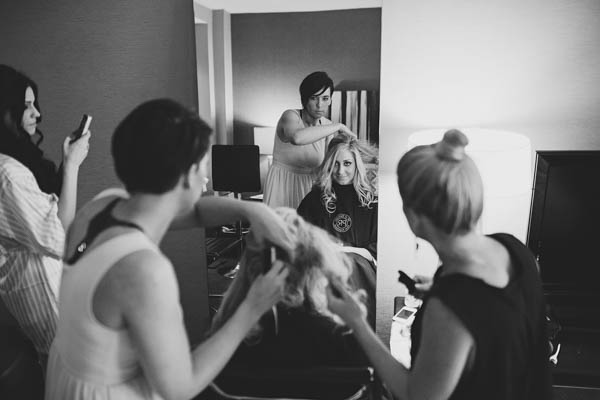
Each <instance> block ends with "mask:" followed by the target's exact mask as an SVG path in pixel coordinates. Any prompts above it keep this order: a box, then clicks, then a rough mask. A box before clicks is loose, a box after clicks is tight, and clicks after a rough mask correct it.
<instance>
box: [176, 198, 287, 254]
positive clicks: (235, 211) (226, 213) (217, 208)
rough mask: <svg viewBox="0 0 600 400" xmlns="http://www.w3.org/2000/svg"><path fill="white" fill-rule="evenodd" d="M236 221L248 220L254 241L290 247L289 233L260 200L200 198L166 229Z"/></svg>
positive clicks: (215, 224) (285, 225)
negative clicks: (265, 241) (192, 207)
mask: <svg viewBox="0 0 600 400" xmlns="http://www.w3.org/2000/svg"><path fill="white" fill-rule="evenodd" d="M238 220H244V221H248V222H250V226H251V228H252V232H253V233H254V236H255V238H256V240H257V241H258V243H262V242H263V241H264V240H267V241H269V242H271V243H273V244H276V245H278V246H281V247H282V248H284V249H291V248H292V234H291V233H290V232H289V231H288V228H287V224H285V223H284V222H283V220H282V219H281V217H280V216H279V215H277V213H275V211H274V210H273V209H271V208H269V207H268V206H267V205H265V204H263V203H257V202H253V201H243V200H236V199H230V198H224V197H216V196H209V197H202V198H200V200H199V201H198V202H197V203H196V205H195V206H194V210H192V211H191V212H189V213H187V214H185V215H182V216H180V217H178V218H177V219H176V220H175V221H174V222H173V223H172V224H171V227H170V229H189V228H195V227H196V228H197V227H208V226H218V225H223V224H228V223H232V222H235V221H238Z"/></svg>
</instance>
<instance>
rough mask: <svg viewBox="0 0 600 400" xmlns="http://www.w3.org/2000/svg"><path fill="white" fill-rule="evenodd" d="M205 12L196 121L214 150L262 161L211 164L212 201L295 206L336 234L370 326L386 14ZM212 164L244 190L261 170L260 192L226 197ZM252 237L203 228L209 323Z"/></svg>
mask: <svg viewBox="0 0 600 400" xmlns="http://www.w3.org/2000/svg"><path fill="white" fill-rule="evenodd" d="M210 6H211V4H210V2H203V1H195V2H194V12H195V21H196V49H197V57H196V58H197V64H198V96H199V111H200V115H201V116H203V117H204V118H206V119H207V120H208V121H213V123H214V126H215V143H216V144H218V145H225V146H237V147H238V149H237V150H235V151H245V150H244V149H243V148H242V147H243V146H247V145H256V146H258V153H259V161H258V165H257V166H256V168H254V167H253V166H255V164H254V162H252V163H245V164H243V165H242V164H240V163H239V162H238V161H237V160H239V159H241V158H244V157H243V156H238V157H231V158H225V159H221V158H220V159H219V160H216V159H215V157H220V156H218V155H216V153H215V152H214V151H213V171H212V173H213V179H212V181H211V186H212V187H211V189H212V193H210V191H209V195H220V196H223V195H229V196H234V197H241V198H242V199H244V200H250V201H263V202H264V203H266V204H268V205H269V206H271V207H272V208H274V209H276V208H278V207H289V208H292V209H295V210H297V212H298V214H299V215H301V216H302V217H304V218H305V219H306V220H307V221H309V222H311V223H313V224H314V225H316V226H318V227H320V228H322V229H324V230H325V231H327V232H329V233H330V234H331V236H332V237H333V239H334V240H335V241H336V243H337V244H338V245H339V246H340V249H341V251H342V252H343V253H345V254H346V257H348V258H350V259H351V260H352V265H353V268H352V270H353V272H352V274H353V277H352V282H353V284H355V285H356V286H357V287H358V288H360V289H362V290H364V291H365V292H366V294H367V300H368V301H367V308H368V309H369V310H368V311H369V313H368V314H369V321H370V322H371V324H372V325H374V321H375V283H376V265H377V261H376V258H377V211H378V193H377V176H378V161H379V157H378V144H379V78H380V48H381V45H380V42H381V9H380V8H363V9H345V10H331V11H313V12H292V11H290V12H255V11H254V10H253V11H247V10H246V11H243V12H239V11H235V10H234V11H231V10H229V11H228V10H212V9H211V8H210ZM247 150H248V151H251V150H249V149H247ZM219 151H221V149H219ZM254 151H256V150H254ZM234 158H235V159H234ZM222 160H224V161H223V162H221V161H222ZM217 164H218V165H220V166H223V165H225V166H228V168H229V169H230V170H239V173H237V174H236V175H237V176H238V177H239V176H242V175H245V176H246V178H244V179H243V180H244V182H246V183H247V182H249V181H254V178H255V175H256V174H255V173H252V174H251V173H250V171H249V170H250V169H257V170H258V171H257V174H258V175H259V176H260V188H259V189H258V190H249V191H247V190H246V191H244V190H235V189H232V188H231V186H229V187H230V189H229V190H223V188H224V186H223V185H222V183H223V180H222V179H221V177H220V176H218V175H219V174H220V173H221V172H220V171H221V168H219V169H217V168H215V166H216V165H217ZM240 183H241V182H240ZM238 187H241V186H238ZM247 232H248V229H247V227H246V226H245V224H243V223H238V224H237V226H225V227H219V228H217V229H214V230H209V231H207V253H208V260H209V269H208V272H209V293H210V305H211V313H212V314H214V313H216V311H217V309H218V308H219V305H220V302H221V299H222V295H223V293H224V292H225V291H226V289H227V288H228V287H229V285H230V284H231V281H232V279H231V278H234V277H235V275H236V274H237V271H238V268H239V259H240V254H241V252H242V251H243V249H244V245H243V243H244V242H245V241H246V240H245V238H244V236H245V235H246V234H247Z"/></svg>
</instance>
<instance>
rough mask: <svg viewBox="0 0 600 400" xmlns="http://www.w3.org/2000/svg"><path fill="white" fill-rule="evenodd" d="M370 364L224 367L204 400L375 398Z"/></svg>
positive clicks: (202, 396)
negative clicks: (299, 366)
mask: <svg viewBox="0 0 600 400" xmlns="http://www.w3.org/2000/svg"><path fill="white" fill-rule="evenodd" d="M374 386H375V385H374V375H373V369H372V368H371V367H366V366H365V367H330V366H321V367H308V368H283V369H282V368H247V369H240V368H239V367H238V368H236V369H232V368H226V369H225V370H223V372H222V373H221V374H220V375H219V376H218V377H217V379H215V380H214V381H213V382H212V383H211V385H210V387H209V388H208V389H207V390H205V391H204V392H203V393H202V395H201V397H199V399H203V400H225V399H231V400H233V399H244V400H263V399H269V400H275V399H303V400H321V399H322V400H325V399H327V400H342V399H343V400H359V399H375V398H378V397H376V396H375V394H374V393H375V391H376V390H375V387H374Z"/></svg>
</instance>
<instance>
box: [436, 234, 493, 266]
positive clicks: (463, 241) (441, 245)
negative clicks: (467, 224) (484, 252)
mask: <svg viewBox="0 0 600 400" xmlns="http://www.w3.org/2000/svg"><path fill="white" fill-rule="evenodd" d="M429 241H430V242H431V244H432V246H433V247H434V248H435V250H436V252H437V253H438V255H439V257H440V260H441V261H442V264H443V265H444V271H445V272H446V273H454V272H465V270H466V269H468V268H469V267H470V266H473V265H479V264H481V263H483V262H484V258H483V257H481V253H480V252H481V249H483V248H485V245H486V241H487V238H486V237H485V236H483V235H480V234H478V233H476V232H474V231H471V232H468V233H466V234H462V235H448V234H445V233H443V232H440V233H438V234H437V235H436V237H434V238H431V239H430V240H429Z"/></svg>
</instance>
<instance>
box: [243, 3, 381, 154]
mask: <svg viewBox="0 0 600 400" xmlns="http://www.w3.org/2000/svg"><path fill="white" fill-rule="evenodd" d="M231 47H232V59H233V117H234V138H235V142H236V143H239V144H252V143H253V141H252V138H253V133H252V132H253V131H252V128H253V127H254V126H275V124H277V120H278V119H279V117H280V116H281V113H282V112H283V111H284V110H285V109H287V108H300V107H301V104H300V94H299V92H298V86H299V85H300V82H301V81H302V79H303V78H304V77H305V76H306V75H308V74H309V73H311V72H313V71H318V70H323V71H327V72H328V73H329V75H330V76H331V77H332V79H333V81H334V83H335V84H336V86H337V87H340V86H341V87H343V88H346V89H351V88H361V89H379V69H380V48H381V9H379V8H367V9H358V10H341V11H321V12H303V13H272V14H232V15H231Z"/></svg>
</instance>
